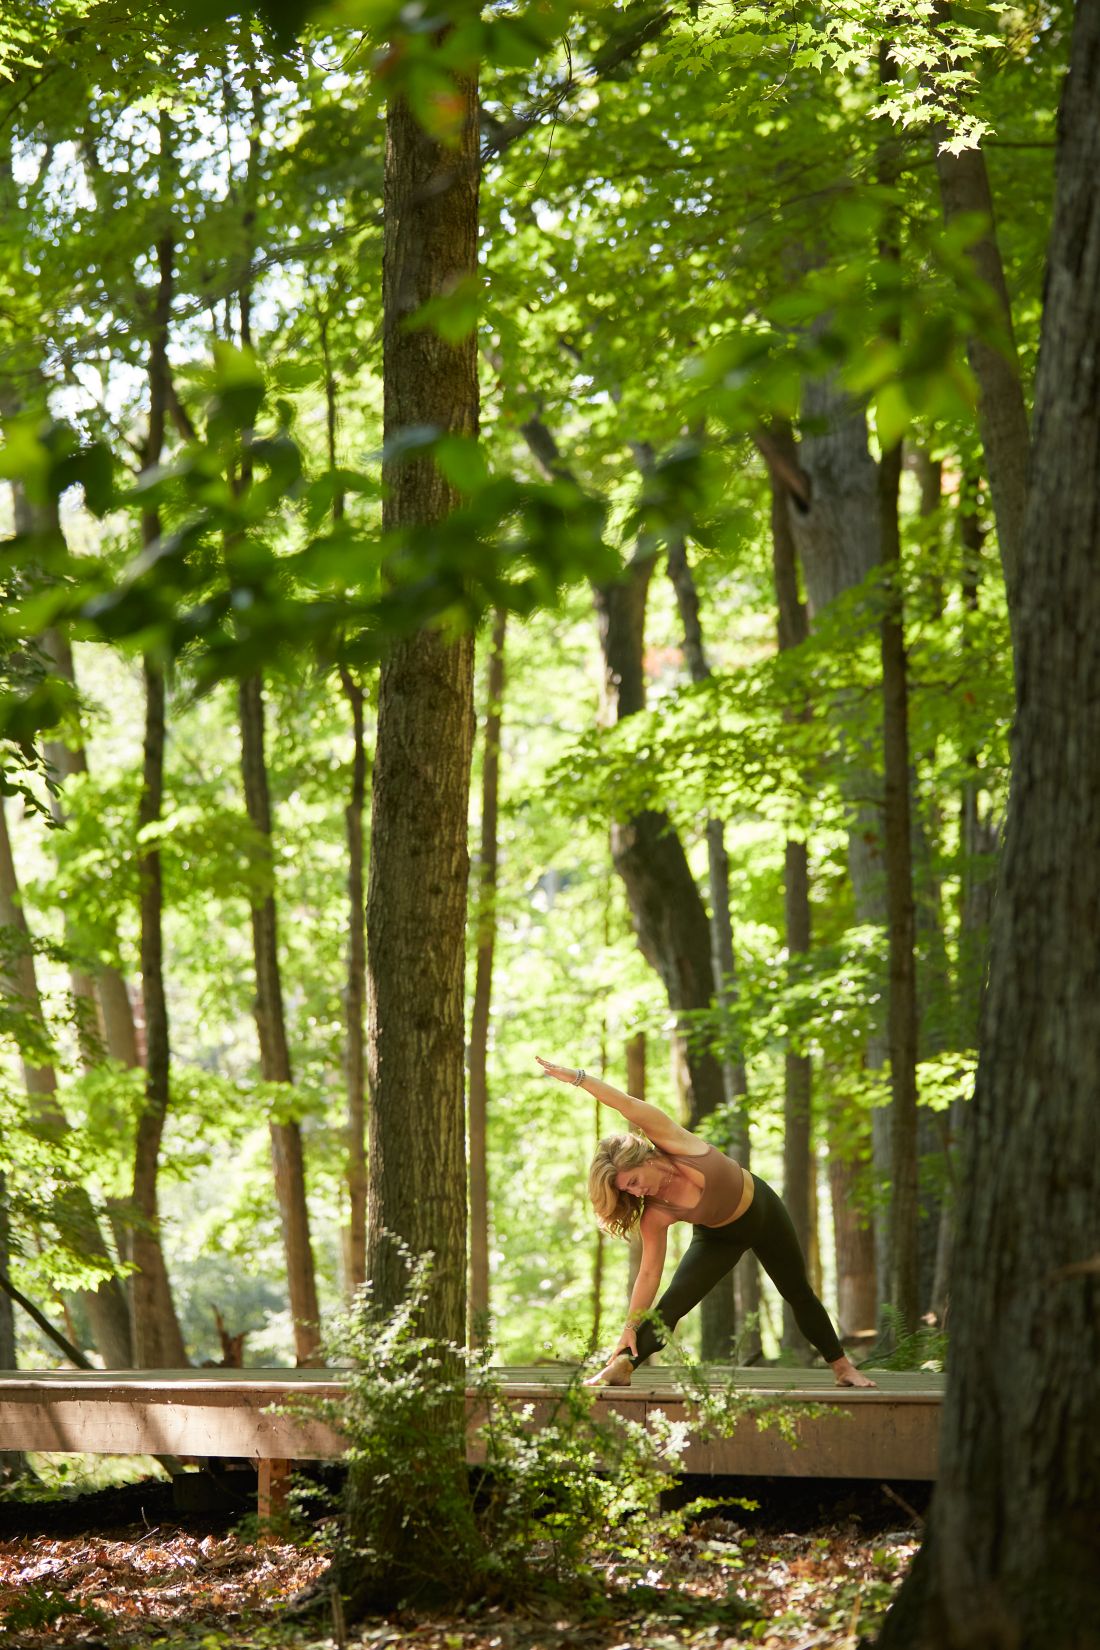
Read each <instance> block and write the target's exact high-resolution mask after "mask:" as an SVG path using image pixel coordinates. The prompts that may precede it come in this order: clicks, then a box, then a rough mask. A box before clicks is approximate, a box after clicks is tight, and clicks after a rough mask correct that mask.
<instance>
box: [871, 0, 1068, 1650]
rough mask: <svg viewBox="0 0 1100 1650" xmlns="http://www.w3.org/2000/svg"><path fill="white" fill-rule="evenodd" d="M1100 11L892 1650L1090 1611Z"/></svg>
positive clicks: (1045, 1632)
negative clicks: (969, 1075) (950, 1248)
mask: <svg viewBox="0 0 1100 1650" xmlns="http://www.w3.org/2000/svg"><path fill="white" fill-rule="evenodd" d="M1098 106H1100V6H1098V5H1096V4H1092V3H1090V4H1082V5H1080V6H1078V8H1077V13H1076V22H1075V27H1074V36H1073V46H1072V53H1071V63H1070V70H1069V74H1068V77H1067V80H1066V83H1065V91H1064V94H1063V101H1062V110H1061V119H1060V126H1059V148H1058V160H1057V185H1056V197H1055V213H1054V225H1053V231H1052V236H1051V245H1050V254H1049V262H1048V270H1047V283H1046V292H1047V298H1046V305H1045V310H1044V316H1043V329H1042V341H1041V347H1040V355H1039V371H1038V379H1037V385H1036V397H1035V449H1034V455H1033V464H1032V475H1033V478H1034V479H1033V484H1032V492H1031V498H1030V502H1029V508H1028V517H1027V530H1026V533H1025V538H1024V543H1025V546H1026V554H1025V555H1024V556H1023V558H1022V560H1021V566H1020V579H1019V586H1018V598H1019V599H1018V606H1017V611H1016V656H1017V666H1018V676H1017V680H1018V706H1019V708H1018V716H1017V724H1016V737H1015V746H1014V762H1013V778H1012V792H1011V799H1010V804H1009V818H1008V828H1007V832H1006V839H1005V856H1004V864H1003V866H1002V870H1001V879H1000V886H999V889H998V895H997V904H996V909H995V912H994V918H993V941H992V955H991V963H990V980H989V989H988V993H987V998H986V1004H985V1012H984V1016H983V1025H982V1035H981V1044H980V1060H979V1073H978V1082H977V1088H976V1092H975V1096H974V1101H973V1104H972V1108H971V1117H970V1120H969V1129H968V1139H967V1151H966V1168H965V1173H964V1176H963V1185H964V1187H965V1195H964V1197H963V1199H962V1203H961V1208H960V1211H959V1241H958V1245H957V1252H956V1260H955V1266H954V1273H953V1290H952V1293H953V1300H952V1316H951V1321H952V1326H953V1338H952V1355H951V1363H950V1368H949V1372H948V1385H947V1399H946V1403H945V1406H944V1416H943V1436H942V1444H941V1456H940V1468H939V1478H938V1482H937V1487H936V1493H935V1497H934V1501H933V1506H932V1511H931V1515H930V1518H929V1522H928V1527H927V1534H926V1537H925V1541H924V1545H923V1546H922V1548H921V1551H920V1553H919V1554H918V1557H917V1560H916V1563H915V1565H914V1568H913V1571H912V1572H911V1574H910V1576H909V1578H908V1579H907V1581H906V1582H905V1584H904V1585H903V1587H902V1590H901V1593H900V1595H899V1598H898V1600H897V1603H896V1604H895V1607H894V1609H893V1611H892V1612H891V1614H890V1616H889V1617H888V1619H887V1622H886V1626H885V1628H884V1631H883V1634H882V1637H881V1639H880V1644H881V1645H883V1646H905V1647H910V1646H913V1647H916V1646H920V1647H924V1646H928V1647H929V1650H931V1647H932V1646H935V1647H936V1650H956V1647H957V1650H962V1647H963V1646H966V1647H967V1650H970V1647H973V1646H976V1645H981V1646H983V1650H1002V1647H1003V1650H1009V1647H1011V1650H1031V1647H1033V1646H1034V1647H1036V1650H1037V1647H1039V1646H1042V1647H1043V1650H1063V1647H1065V1650H1085V1647H1086V1646H1087V1647H1090V1650H1091V1647H1092V1646H1093V1645H1095V1643H1096V1635H1097V1626H1096V1624H1097V1621H1098V1620H1100V1570H1098V1568H1097V1565H1096V1529H1097V1525H1098V1523H1100V1429H1098V1428H1097V1425H1096V1370H1097V1367H1098V1366H1100V1110H1098V1108H1097V1105H1096V1094H1097V1089H1098V1088H1100V1050H1098V1044H1097V1039H1096V1027H1095V1008H1096V936H1097V929H1098V925H1100V852H1098V845H1097V819H1098V817H1100V771H1098V769H1097V764H1096V762H1095V760H1094V756H1093V753H1095V752H1096V751H1097V750H1100V581H1098V580H1097V578H1096V565H1095V563H1096V555H1095V551H1096V544H1097V542H1098V541H1100V352H1098V351H1097V349H1096V347H1095V346H1096V339H1097V337H1098V336H1100V183H1098V180H1100V123H1098V122H1097V120H1096V109H1097V107H1098Z"/></svg>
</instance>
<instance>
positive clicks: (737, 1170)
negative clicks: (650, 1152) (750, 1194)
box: [645, 1143, 745, 1226]
mask: <svg viewBox="0 0 1100 1650" xmlns="http://www.w3.org/2000/svg"><path fill="white" fill-rule="evenodd" d="M657 1150H658V1151H659V1152H660V1153H661V1156H662V1157H667V1158H668V1160H669V1162H670V1163H677V1164H679V1163H689V1164H690V1165H691V1167H692V1168H693V1169H698V1170H699V1172H700V1174H701V1175H702V1176H703V1188H702V1193H701V1195H700V1198H699V1201H698V1203H696V1204H695V1205H694V1207H692V1208H690V1209H684V1208H681V1207H679V1206H678V1205H677V1204H675V1203H666V1202H665V1201H664V1199H663V1198H660V1197H647V1198H646V1200H645V1201H646V1207H647V1208H650V1209H664V1210H665V1211H666V1212H667V1213H668V1214H670V1215H672V1216H673V1218H674V1219H675V1220H690V1221H691V1223H692V1225H693V1226H724V1225H725V1224H726V1222H727V1221H729V1220H732V1219H733V1217H734V1215H735V1214H737V1212H738V1210H739V1208H740V1204H741V1198H742V1194H743V1193H744V1190H745V1171H744V1169H742V1167H741V1165H740V1163H735V1162H734V1160H733V1158H732V1157H727V1156H726V1155H725V1153H724V1152H720V1151H719V1150H718V1148H717V1146H712V1145H710V1144H709V1143H708V1145H707V1149H706V1151H705V1152H703V1153H702V1155H701V1156H699V1157H685V1156H684V1155H683V1154H682V1153H677V1152H669V1151H665V1150H664V1148H663V1147H661V1146H658V1148H657Z"/></svg>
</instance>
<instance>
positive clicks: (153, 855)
mask: <svg viewBox="0 0 1100 1650" xmlns="http://www.w3.org/2000/svg"><path fill="white" fill-rule="evenodd" d="M154 462H155V460H154ZM150 534H151V535H152V536H150V537H148V542H150V543H152V542H153V539H154V538H155V537H156V536H158V534H159V527H157V526H156V524H155V523H154V522H153V520H152V518H147V536H148V535H150ZM144 676H145V756H144V766H143V772H142V786H141V801H140V804H139V806H138V876H139V884H140V890H141V993H142V1001H143V1004H144V1008H145V1103H144V1105H143V1106H142V1108H141V1114H140V1116H139V1117H138V1121H137V1137H136V1140H135V1142H134V1190H133V1207H134V1215H135V1221H134V1228H133V1231H132V1233H131V1238H130V1259H131V1260H132V1261H133V1263H134V1266H135V1267H136V1270H135V1272H134V1273H133V1275H132V1277H131V1279H130V1311H131V1323H132V1327H133V1348H134V1366H135V1368H137V1369H182V1368H184V1367H185V1366H186V1364H187V1362H188V1358H187V1353H186V1351H185V1350H184V1345H183V1336H182V1334H181V1333H180V1326H179V1320H178V1319H177V1317H176V1310H175V1305H174V1303H173V1300H172V1290H171V1286H170V1284H169V1281H168V1270H167V1267H166V1266H165V1262H164V1251H163V1248H162V1246H161V1239H160V1215H159V1210H158V1206H157V1171H158V1168H159V1162H160V1144H161V1139H162V1137H163V1134H164V1124H165V1120H166V1118H167V1116H168V1106H169V1101H170V1080H171V1051H170V1047H169V1039H168V1004H167V999H166V997H165V991H164V950H163V936H162V907H163V893H162V879H161V864H160V851H159V849H158V848H157V847H156V846H155V845H154V846H150V845H149V844H148V842H143V841H142V835H141V833H142V832H143V831H145V830H147V829H149V828H150V827H152V826H155V825H156V824H157V823H158V822H159V820H160V817H161V804H162V800H163V796H164V740H165V711H164V704H165V693H164V672H163V671H162V670H161V669H160V668H159V666H157V665H156V664H154V662H153V661H152V660H151V659H149V658H148V657H146V660H145V666H144Z"/></svg>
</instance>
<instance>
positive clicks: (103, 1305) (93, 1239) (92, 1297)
mask: <svg viewBox="0 0 1100 1650" xmlns="http://www.w3.org/2000/svg"><path fill="white" fill-rule="evenodd" d="M0 928H7V929H10V930H12V931H13V934H14V937H15V942H16V944H15V948H14V954H13V956H12V958H11V961H10V963H9V966H8V971H7V973H6V974H5V976H4V978H3V981H2V984H3V989H4V991H5V993H6V994H7V995H9V996H11V997H12V998H14V999H15V1000H16V1001H17V1002H18V1003H19V1004H20V1006H21V1007H22V1009H23V1011H24V1012H25V1013H26V1014H28V1015H29V1016H30V1017H31V1018H32V1019H33V1020H34V1022H35V1023H36V1025H37V1027H38V1029H39V1032H40V1035H41V1038H42V1041H43V1043H48V1039H49V1033H48V1028H47V1025H46V1019H45V1015H44V1014H43V1011H42V1001H41V998H40V996H39V994H38V979H37V973H36V970H35V965H34V952H33V951H32V949H31V938H30V933H29V931H28V928H27V921H26V917H25V916H24V913H23V907H22V904H21V902H20V897H19V883H18V879H17V877H16V870H15V861H14V858H13V856H12V851H11V839H10V837H9V835H8V824H7V812H6V808H5V805H4V798H3V797H0ZM22 1064H23V1080H24V1084H25V1086H26V1090H27V1098H28V1102H29V1110H30V1117H31V1126H32V1128H33V1129H34V1130H35V1131H36V1132H37V1133H39V1134H41V1136H42V1137H43V1138H44V1139H47V1140H61V1139H63V1138H64V1137H65V1135H66V1134H68V1132H69V1122H68V1119H67V1118H66V1117H65V1114H64V1112H63V1111H62V1109H61V1105H60V1103H59V1101H58V1098H57V1078H56V1076H55V1074H54V1069H53V1066H52V1065H51V1064H49V1063H32V1062H31V1061H30V1060H29V1059H27V1058H24V1059H23V1062H22ZM57 1208H58V1225H59V1227H60V1228H61V1229H62V1230H63V1231H64V1233H65V1235H66V1237H67V1238H68V1240H69V1241H70V1242H71V1243H73V1244H74V1245H75V1246H77V1247H78V1248H79V1251H80V1253H81V1254H82V1255H83V1256H84V1257H85V1258H86V1259H88V1260H91V1261H94V1262H95V1263H97V1264H98V1265H101V1266H102V1267H103V1268H104V1270H105V1271H106V1272H107V1273H108V1274H110V1275H109V1276H107V1277H106V1278H105V1279H104V1281H103V1282H102V1283H101V1284H99V1286H98V1287H97V1288H95V1289H85V1290H81V1291H80V1292H79V1293H80V1299H81V1301H82V1302H83V1305H84V1308H85V1310H86V1312H87V1314H88V1323H89V1325H90V1327H91V1333H92V1339H93V1340H94V1342H95V1345H96V1348H97V1349H98V1351H99V1353H100V1356H101V1357H102V1359H103V1361H104V1363H105V1364H106V1365H107V1366H108V1368H111V1369H125V1368H126V1367H127V1365H128V1364H129V1362H130V1314H129V1312H128V1310H127V1307H126V1300H125V1297H124V1295H123V1292H122V1288H121V1285H120V1284H119V1281H118V1278H117V1277H116V1276H115V1275H114V1265H115V1263H114V1261H113V1260H112V1258H111V1255H110V1251H109V1249H108V1247H107V1245H106V1243H105V1242H104V1240H103V1236H102V1233H101V1232H100V1229H99V1222H98V1220H97V1218H96V1213H95V1209H94V1208H93V1206H92V1200H91V1198H90V1197H89V1195H88V1193H87V1191H86V1189H85V1188H84V1187H83V1186H68V1187H66V1188H65V1189H64V1190H63V1191H62V1192H61V1193H60V1194H59V1196H58V1199H57Z"/></svg>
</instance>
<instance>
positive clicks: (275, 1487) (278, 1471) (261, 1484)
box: [256, 1458, 291, 1530]
mask: <svg viewBox="0 0 1100 1650" xmlns="http://www.w3.org/2000/svg"><path fill="white" fill-rule="evenodd" d="M257 1467H258V1468H259V1479H258V1483H257V1486H256V1516H257V1518H258V1519H259V1523H260V1529H261V1530H267V1529H268V1527H269V1526H270V1525H271V1524H273V1523H277V1522H278V1520H279V1519H280V1518H281V1517H282V1516H283V1514H284V1513H285V1512H286V1503H287V1496H288V1494H289V1492H290V1467H291V1463H290V1462H289V1461H269V1460H267V1459H266V1458H265V1459H262V1460H260V1461H258V1462H257Z"/></svg>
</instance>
